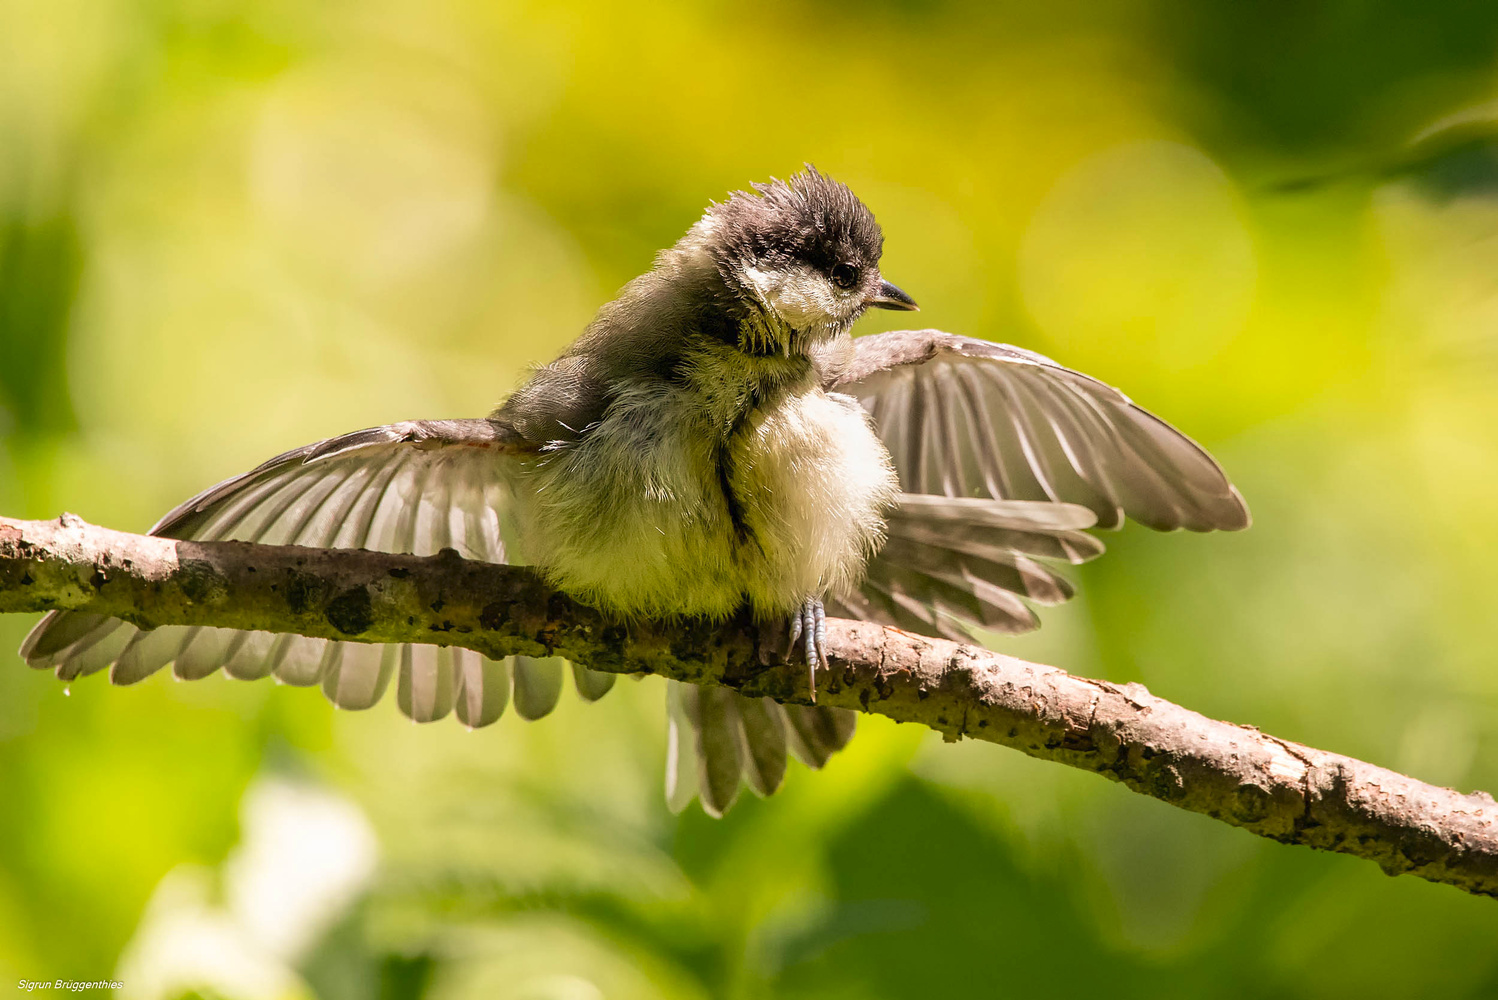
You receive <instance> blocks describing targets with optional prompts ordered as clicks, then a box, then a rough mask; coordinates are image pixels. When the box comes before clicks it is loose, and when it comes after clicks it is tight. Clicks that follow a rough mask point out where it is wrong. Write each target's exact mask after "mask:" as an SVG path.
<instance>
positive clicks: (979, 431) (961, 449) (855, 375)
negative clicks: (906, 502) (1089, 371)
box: [832, 330, 1249, 531]
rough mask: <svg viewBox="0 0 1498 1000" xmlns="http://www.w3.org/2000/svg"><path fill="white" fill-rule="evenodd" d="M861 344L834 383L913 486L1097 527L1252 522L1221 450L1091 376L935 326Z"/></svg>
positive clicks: (1211, 526)
mask: <svg viewBox="0 0 1498 1000" xmlns="http://www.w3.org/2000/svg"><path fill="white" fill-rule="evenodd" d="M854 351H855V353H854V356H853V361H852V363H851V365H850V366H849V368H848V369H847V371H846V372H845V373H844V374H843V375H842V376H841V377H840V378H839V379H838V380H837V381H836V382H835V383H834V384H833V386H832V388H835V389H836V390H837V391H839V392H844V393H848V394H849V395H852V396H855V397H857V398H858V400H859V401H860V402H861V403H863V405H864V408H865V409H867V410H868V411H869V413H870V414H871V415H872V417H873V419H874V424H875V428H876V430H877V431H878V433H879V436H880V437H881V438H882V439H883V441H884V443H885V446H886V447H888V448H889V450H890V454H891V455H892V456H893V457H894V461H895V467H896V469H897V470H898V471H899V474H900V484H901V487H902V488H903V489H904V490H905V491H907V492H909V493H929V494H937V495H944V496H952V497H991V498H995V499H1001V500H1039V501H1052V502H1059V503H1072V504H1080V505H1081V506H1083V507H1087V508H1088V509H1090V510H1091V511H1092V512H1093V513H1094V514H1095V515H1096V516H1097V526H1098V527H1100V528H1117V527H1119V526H1120V525H1121V524H1122V523H1123V519H1124V518H1125V517H1130V518H1133V519H1134V520H1136V521H1138V522H1139V523H1141V524H1144V525H1147V526H1149V527H1151V528H1155V529H1158V530H1161V531H1170V530H1173V529H1176V528H1186V529H1188V530H1191V531H1212V530H1225V531H1235V530H1238V529H1241V528H1246V527H1248V524H1249V514H1248V507H1247V506H1246V505H1245V504H1244V502H1243V498H1242V497H1241V496H1239V495H1238V491H1237V490H1236V489H1234V488H1233V485H1232V484H1231V483H1230V482H1228V478H1227V476H1226V475H1225V474H1224V473H1223V471H1222V469H1221V468H1220V467H1219V466H1218V464H1217V463H1216V461H1214V460H1213V458H1212V456H1210V455H1208V454H1207V453H1206V451H1205V450H1203V449H1202V448H1201V446H1200V445H1198V444H1196V442H1194V441H1192V440H1191V439H1190V438H1188V437H1186V436H1185V435H1184V434H1182V433H1181V432H1180V431H1178V430H1176V429H1175V428H1173V427H1171V426H1170V425H1169V424H1167V423H1166V422H1165V421H1163V420H1161V419H1160V418H1159V417H1156V416H1155V415H1153V414H1151V413H1149V412H1148V411H1146V410H1143V409H1141V408H1140V407H1138V406H1136V405H1134V403H1133V402H1131V401H1130V400H1129V398H1128V397H1127V396H1125V395H1124V394H1123V393H1121V392H1119V391H1118V390H1117V389H1114V388H1112V387H1111V386H1108V385H1106V384H1104V383H1102V382H1099V381H1098V380H1097V379H1095V378H1091V377H1089V376H1087V375H1083V374H1081V373H1080V372H1075V371H1072V370H1071V369H1069V368H1063V367H1062V366H1060V365H1058V364H1056V363H1055V362H1054V361H1052V360H1050V359H1049V358H1046V357H1043V356H1042V355H1039V354H1035V353H1034V352H1031V351H1026V350H1022V349H1020V348H1018V347H1010V346H1008V345H1004V344H993V343H989V342H988V341H985V340H975V339H973V338H970V337H957V336H953V335H952V334H949V333H942V332H941V331H939V330H907V331H900V332H897V333H885V334H879V335H877V336H872V337H862V338H859V339H858V340H855V341H854Z"/></svg>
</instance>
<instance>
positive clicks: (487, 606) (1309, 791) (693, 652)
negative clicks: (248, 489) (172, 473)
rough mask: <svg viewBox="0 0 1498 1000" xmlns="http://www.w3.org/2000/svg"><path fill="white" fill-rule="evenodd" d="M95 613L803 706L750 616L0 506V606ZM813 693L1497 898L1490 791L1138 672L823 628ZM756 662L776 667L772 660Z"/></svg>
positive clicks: (391, 559)
mask: <svg viewBox="0 0 1498 1000" xmlns="http://www.w3.org/2000/svg"><path fill="white" fill-rule="evenodd" d="M54 608H64V609H74V610H80V611H88V612H93V613H96V614H106V615H112V616H115V617H118V618H123V619H125V620H127V621H130V622H132V623H134V624H136V625H139V626H141V627H146V628H149V627H154V626H158V625H217V626H225V627H229V628H238V629H263V630H267V631H275V632H295V633H300V634H302V635H308V636H318V637H323V638H329V639H348V640H355V641H360V642H428V643H436V644H439V645H457V646H465V647H467V648H469V649H474V650H477V651H478V652H481V653H483V654H485V655H487V656H490V657H494V658H499V657H503V656H508V655H510V654H515V653H520V654H527V655H532V656H548V655H557V656H565V657H566V658H568V659H569V660H573V661H575V662H578V663H582V664H586V665H587V666H589V667H592V668H593V669H594V670H604V671H612V672H624V673H632V672H637V671H643V672H647V673H655V674H660V675H661V676H663V677H672V678H675V679H676V680H681V681H690V682H692V683H697V684H724V685H728V686H729V687H732V688H734V689H736V690H738V691H739V692H741V693H743V694H746V695H754V696H767V697H770V698H774V699H776V700H777V701H782V702H799V703H805V702H807V701H808V700H809V695H808V691H807V688H806V677H805V673H806V671H805V667H804V666H793V665H787V664H784V663H783V662H780V650H779V648H778V647H779V645H780V644H781V643H783V639H780V637H779V636H778V634H777V635H776V636H767V637H766V641H765V642H764V643H763V644H762V642H761V636H760V634H759V629H758V628H757V627H756V626H755V624H754V623H753V622H752V621H751V620H749V619H748V618H747V617H743V618H740V619H735V620H733V621H730V622H728V623H726V624H713V623H708V622H697V621H688V622H678V623H656V622H631V623H628V624H624V623H621V622H617V621H613V620H611V619H609V618H608V617H606V616H605V615H603V614H601V613H600V612H598V611H595V610H593V609H592V608H588V607H586V606H584V605H581V604H578V603H576V602H574V601H572V600H571V599H570V598H568V597H567V596H566V595H564V594H561V593H558V592H557V591H555V590H552V589H550V588H548V587H547V586H546V585H545V584H544V583H543V582H542V581H541V580H540V579H539V578H538V577H537V576H535V575H534V574H533V573H531V572H530V571H528V570H526V569H524V568H522V567H514V566H496V565H490V564H487V563H478V562H471V561H467V560H464V559H462V558H460V557H459V556H458V555H457V554H456V553H454V552H452V551H450V550H447V551H444V552H442V553H439V554H438V555H435V556H430V557H426V558H420V557H415V556H402V555H389V554H385V553H378V552H365V551H353V550H324V549H309V548H298V547H294V546H269V545H251V544H248V543H244V542H185V541H175V540H172V539H165V538H155V537H151V536H145V535H130V534H125V533H122V532H117V531H109V530H107V529H104V528H98V527H94V526H92V525H88V524H85V523H84V522H83V521H81V520H79V519H78V518H76V517H72V516H71V515H64V516H63V517H62V518H60V519H59V520H57V521H13V520H8V519H4V518H0V612H24V611H46V610H50V609H54ZM827 640H828V648H829V651H830V657H831V669H830V670H828V671H825V672H823V675H822V679H821V680H820V681H819V690H818V700H819V702H820V703H822V704H827V705H838V706H842V707H844V708H851V709H855V710H858V711H862V712H876V713H878V714H880V715H885V716H888V717H889V718H891V719H895V720H896V721H899V722H915V723H919V724H921V725H924V726H929V727H930V728H932V729H935V730H937V731H939V732H940V733H942V735H943V736H944V737H945V738H946V739H948V740H958V739H961V738H963V737H969V738H972V739H980V740H987V741H988V742H990V743H998V744H1001V745H1003V746H1008V747H1013V748H1015V749H1016V750H1021V751H1023V752H1024V753H1027V754H1029V755H1030V756H1032V757H1040V758H1043V759H1046V760H1054V761H1058V762H1060V763H1063V764H1069V765H1071V766H1072V767H1078V768H1081V769H1083V770H1087V771H1095V772H1097V773H1099V774H1102V775H1104V776H1105V777H1108V778H1111V779H1113V780H1114V781H1119V782H1122V783H1123V784H1125V785H1127V786H1128V787H1129V788H1132V789H1133V790H1134V791H1136V792H1140V793H1142V794H1145V795H1151V796H1154V797H1155V798H1158V799H1162V800H1164V801H1166V802H1169V803H1171V804H1172V805H1176V806H1179V807H1181V808H1182V809H1190V810H1192V811H1193V812H1200V813H1205V814H1207V815H1208V816H1212V817H1214V818H1216V819H1220V820H1222V821H1223V822H1224V823H1230V824H1232V825H1233V826H1238V827H1242V828H1243V829H1245V830H1249V831H1251V832H1253V833H1256V834H1259V835H1260V836H1263V837H1268V838H1270V839H1272V840H1278V841H1280V842H1282V843H1287V844H1304V845H1306V846H1309V847H1314V848H1318V849H1321V850H1329V851H1339V852H1341V853H1344V854H1352V855H1356V856H1357V857H1361V858H1367V859H1368V860H1370V861H1373V862H1374V863H1376V864H1378V865H1379V866H1380V867H1381V868H1383V870H1384V871H1385V872H1387V873H1389V874H1391V875H1397V874H1400V873H1403V872H1408V873H1410V874H1414V875H1418V876H1420V877H1421V878H1424V879H1429V880H1431V881H1433V882H1445V883H1448V884H1450V885H1454V886H1457V887H1458V888H1461V889H1464V890H1466V891H1467V892H1471V893H1476V894H1480V895H1487V896H1498V804H1495V802H1494V800H1493V798H1492V797H1491V796H1489V795H1487V794H1485V793H1482V792H1475V793H1473V794H1471V795H1461V794H1458V793H1457V792H1454V791H1452V790H1450V789H1446V788H1437V787H1435V786H1433V785H1427V784H1425V783H1423V782H1420V781H1416V780H1415V779H1413V778H1409V777H1406V776H1404V775H1402V774H1396V773H1395V772H1393V771H1388V770H1385V769H1383V768H1380V767H1375V766H1373V765H1371V764H1366V763H1363V762H1362V761H1359V760H1354V759H1353V758H1351V757H1343V756H1341V755H1338V754H1332V753H1326V752H1324V751H1321V750H1315V749H1312V748H1311V747H1307V746H1302V745H1300V744H1298V743H1291V742H1289V741H1287V740H1281V739H1276V738H1275V737H1273V736H1269V735H1267V734H1265V733H1261V732H1259V731H1258V730H1257V729H1254V728H1252V727H1249V726H1235V725H1232V724H1230V723H1226V722H1217V721H1214V720H1212V719H1208V718H1206V717H1204V716H1202V715H1198V714H1197V713H1195V712H1192V711H1190V710H1188V709H1185V708H1182V707H1180V706H1179V705H1174V704H1172V703H1170V702H1168V701H1165V700H1164V699H1162V698H1157V697H1155V696H1154V695H1152V694H1150V693H1149V692H1148V691H1146V690H1145V689H1144V688H1143V687H1141V686H1140V685H1137V684H1125V685H1115V684H1110V683H1108V682H1107V681H1097V680H1088V679H1086V678H1082V677H1073V676H1072V675H1070V674H1067V673H1065V672H1064V671H1061V670H1058V669H1056V668H1054V667H1047V666H1041V665H1038V664H1034V663H1026V662H1025V661H1023V660H1018V659H1015V658H1014V657H1011V656H1004V655H1002V654H999V653H993V652H990V651H988V650H984V649H979V648H977V647H973V646H962V645H958V644H956V643H952V642H947V641H944V640H940V639H929V638H925V637H923V636H918V635H912V634H910V633H907V632H902V631H900V630H899V629H891V628H883V627H881V626H878V625H871V624H868V623H864V622H852V621H838V620H830V619H829V620H828V622H827ZM766 664H769V665H766Z"/></svg>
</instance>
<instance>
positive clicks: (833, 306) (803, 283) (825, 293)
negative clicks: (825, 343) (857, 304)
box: [744, 267, 842, 330]
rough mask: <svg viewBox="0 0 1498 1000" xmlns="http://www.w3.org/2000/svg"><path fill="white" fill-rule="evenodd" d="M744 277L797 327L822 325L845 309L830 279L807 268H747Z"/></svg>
mask: <svg viewBox="0 0 1498 1000" xmlns="http://www.w3.org/2000/svg"><path fill="white" fill-rule="evenodd" d="M744 277H745V280H746V281H747V283H748V284H749V286H750V287H751V288H753V289H754V292H755V294H756V295H758V296H759V298H760V300H761V301H763V302H764V303H765V304H766V305H768V306H769V307H770V308H771V309H773V310H774V311H775V313H776V314H777V315H779V316H780V318H781V319H783V320H785V322H786V323H787V324H788V325H790V326H791V327H793V328H795V329H798V330H799V329H806V328H807V327H813V326H819V325H821V324H823V323H825V322H826V321H827V320H828V319H829V318H832V317H835V316H838V315H840V314H841V312H842V304H841V302H839V300H838V296H837V292H836V291H835V290H834V289H833V287H832V284H831V282H829V281H828V280H827V279H826V278H824V277H822V276H821V275H820V274H817V273H816V272H815V271H812V270H809V269H807V268H796V269H795V270H793V271H762V270H760V269H758V268H754V267H747V268H745V269H744Z"/></svg>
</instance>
